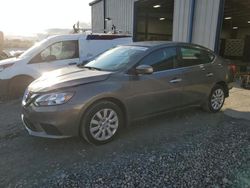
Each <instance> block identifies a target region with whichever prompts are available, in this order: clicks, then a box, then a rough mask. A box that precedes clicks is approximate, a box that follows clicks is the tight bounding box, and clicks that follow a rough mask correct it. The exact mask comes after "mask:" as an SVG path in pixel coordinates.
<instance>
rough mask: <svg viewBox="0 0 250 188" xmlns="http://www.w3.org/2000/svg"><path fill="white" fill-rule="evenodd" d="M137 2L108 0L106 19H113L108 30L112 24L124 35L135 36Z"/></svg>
mask: <svg viewBox="0 0 250 188" xmlns="http://www.w3.org/2000/svg"><path fill="white" fill-rule="evenodd" d="M134 1H135V0H106V17H109V18H111V21H110V22H111V23H110V24H108V25H107V30H109V31H110V30H111V26H112V24H114V25H115V26H116V29H117V30H120V31H122V33H128V34H133V14H134Z"/></svg>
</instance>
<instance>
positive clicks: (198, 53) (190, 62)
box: [180, 47, 215, 67]
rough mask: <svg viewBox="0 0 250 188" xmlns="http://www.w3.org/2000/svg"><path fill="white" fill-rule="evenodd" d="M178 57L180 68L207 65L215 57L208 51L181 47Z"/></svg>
mask: <svg viewBox="0 0 250 188" xmlns="http://www.w3.org/2000/svg"><path fill="white" fill-rule="evenodd" d="M180 56H181V66H182V67H188V66H194V65H200V64H208V63H211V62H212V61H213V60H214V58H215V55H214V54H212V53H210V52H208V51H205V50H202V49H196V48H191V47H181V48H180Z"/></svg>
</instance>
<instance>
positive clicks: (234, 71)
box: [229, 64, 237, 76]
mask: <svg viewBox="0 0 250 188" xmlns="http://www.w3.org/2000/svg"><path fill="white" fill-rule="evenodd" d="M229 70H230V72H231V73H232V75H233V76H235V75H236V72H237V68H236V65H234V64H230V65H229Z"/></svg>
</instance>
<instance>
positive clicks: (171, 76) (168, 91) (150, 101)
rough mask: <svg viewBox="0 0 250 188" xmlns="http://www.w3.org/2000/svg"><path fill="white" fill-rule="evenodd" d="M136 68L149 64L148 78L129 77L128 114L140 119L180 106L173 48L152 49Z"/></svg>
mask: <svg viewBox="0 0 250 188" xmlns="http://www.w3.org/2000/svg"><path fill="white" fill-rule="evenodd" d="M139 64H140V65H150V66H152V67H153V69H154V73H153V74H151V75H134V76H131V82H130V83H131V84H130V91H131V95H132V97H131V98H130V100H129V107H130V109H129V111H130V112H131V114H132V116H136V117H140V116H145V115H148V114H152V113H157V112H161V111H165V110H168V109H172V108H175V107H178V106H181V105H182V102H181V90H182V82H181V81H182V79H181V73H180V71H179V70H177V69H175V66H176V65H177V49H176V47H168V48H163V49H159V50H156V51H154V52H152V53H151V54H150V55H148V56H146V57H145V58H144V59H143V60H142V61H141V62H140V63H139Z"/></svg>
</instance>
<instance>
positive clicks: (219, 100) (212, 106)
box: [204, 85, 225, 113]
mask: <svg viewBox="0 0 250 188" xmlns="http://www.w3.org/2000/svg"><path fill="white" fill-rule="evenodd" d="M224 102H225V89H224V87H223V86H221V85H216V86H215V87H214V88H213V89H212V91H211V93H210V95H209V98H208V101H207V102H206V104H205V105H204V109H205V110H206V111H209V112H212V113H216V112H219V111H220V110H221V108H222V107H223V105H224Z"/></svg>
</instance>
